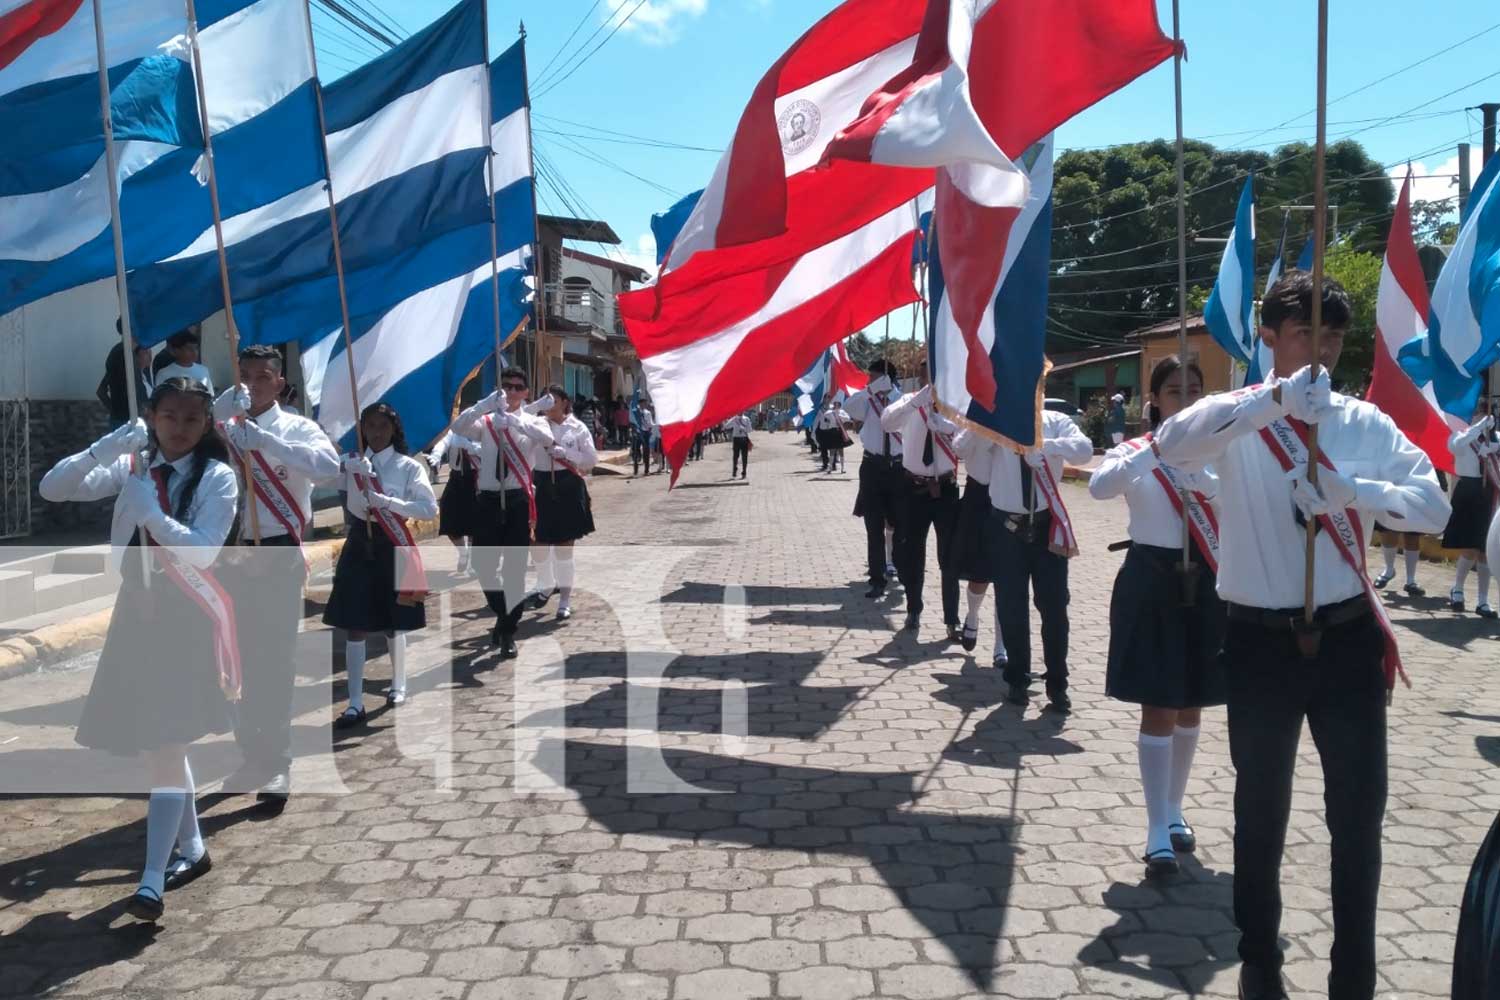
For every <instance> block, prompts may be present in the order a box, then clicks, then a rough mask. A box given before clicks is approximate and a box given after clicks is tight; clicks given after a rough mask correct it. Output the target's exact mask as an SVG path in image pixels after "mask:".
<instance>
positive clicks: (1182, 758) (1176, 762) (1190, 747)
mask: <svg viewBox="0 0 1500 1000" xmlns="http://www.w3.org/2000/svg"><path fill="white" fill-rule="evenodd" d="M1198 728H1199V727H1197V726H1193V727H1191V728H1189V727H1187V726H1178V727H1177V728H1176V729H1175V730H1173V732H1172V785H1171V788H1170V789H1169V792H1168V795H1167V822H1168V823H1169V824H1171V823H1180V824H1182V825H1183V826H1187V820H1186V819H1185V818H1184V817H1183V815H1182V798H1183V796H1184V795H1186V794H1187V785H1188V777H1189V775H1191V774H1192V771H1193V755H1194V754H1196V753H1197V752H1198Z"/></svg>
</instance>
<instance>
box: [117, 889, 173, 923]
mask: <svg viewBox="0 0 1500 1000" xmlns="http://www.w3.org/2000/svg"><path fill="white" fill-rule="evenodd" d="M166 908H167V907H166V904H165V903H163V902H162V901H161V896H159V895H158V894H157V893H156V892H154V891H152V890H151V889H148V888H146V887H145V886H141V887H140V888H139V889H137V890H136V891H135V895H134V896H131V897H130V899H129V900H127V901H126V903H125V912H126V913H128V914H130V915H131V916H132V917H135V918H136V919H137V920H144V921H146V923H148V924H154V923H156V922H157V921H158V920H160V919H161V915H162V913H163V912H165V911H166Z"/></svg>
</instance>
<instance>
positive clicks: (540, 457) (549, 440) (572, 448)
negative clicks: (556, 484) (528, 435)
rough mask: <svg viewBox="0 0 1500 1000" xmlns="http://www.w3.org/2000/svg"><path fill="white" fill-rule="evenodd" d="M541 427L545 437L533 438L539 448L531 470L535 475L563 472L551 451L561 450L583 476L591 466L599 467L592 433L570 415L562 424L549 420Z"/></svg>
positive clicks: (592, 467)
mask: <svg viewBox="0 0 1500 1000" xmlns="http://www.w3.org/2000/svg"><path fill="white" fill-rule="evenodd" d="M544 423H545V424H546V431H547V434H548V436H547V437H546V438H540V437H537V438H534V440H536V441H537V443H538V444H539V445H540V446H541V448H540V450H539V451H538V452H537V455H536V464H535V465H534V466H533V467H532V468H533V469H534V471H536V472H552V471H554V470H556V469H562V468H566V466H564V465H563V464H562V462H559V461H558V460H557V459H556V458H554V457H553V455H552V449H553V448H561V449H562V450H563V457H564V458H565V459H566V460H567V462H568V465H571V466H573V468H574V469H577V470H578V473H579V474H580V475H584V476H586V475H588V474H589V473H590V472H592V471H594V466H596V465H598V464H599V453H598V451H596V450H595V448H594V435H593V432H592V431H590V430H589V429H588V427H587V426H586V425H585V424H584V422H583V421H582V420H579V419H578V418H577V417H575V416H573V415H572V414H569V415H568V416H567V417H565V418H563V420H562V422H561V423H556V424H554V423H553V422H552V421H551V420H546V421H544ZM538 430H540V428H538Z"/></svg>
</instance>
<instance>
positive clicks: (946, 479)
mask: <svg viewBox="0 0 1500 1000" xmlns="http://www.w3.org/2000/svg"><path fill="white" fill-rule="evenodd" d="M906 478H907V479H909V480H911V481H912V482H913V483H915V484H916V485H918V486H923V487H925V486H930V485H932V484H933V483H937V484H938V485H942V484H943V483H956V482H958V476H956V475H954V474H953V473H951V472H945V473H943V474H942V475H941V476H919V475H917V474H916V473H914V472H908V473H907V474H906Z"/></svg>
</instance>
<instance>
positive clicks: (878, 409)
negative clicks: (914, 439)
mask: <svg viewBox="0 0 1500 1000" xmlns="http://www.w3.org/2000/svg"><path fill="white" fill-rule="evenodd" d="M869 399H870V409H872V410H874V411H875V421H876V422H877V423H879V421H880V415H881V414H882V413H884V412H885V407H884V406H881V405H880V400H879V399H876V398H875V394H874V393H873V392H872V393H870V396H869ZM880 432H881V433H882V434H890V436H891V437H893V438H895V439H896V443H897V444H900V445H901V447H903V448H905V447H906V446H905V445H904V444H901V435H900V434H899V433H898V432H896V431H887V430H885V429H884V428H881V431H880Z"/></svg>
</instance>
